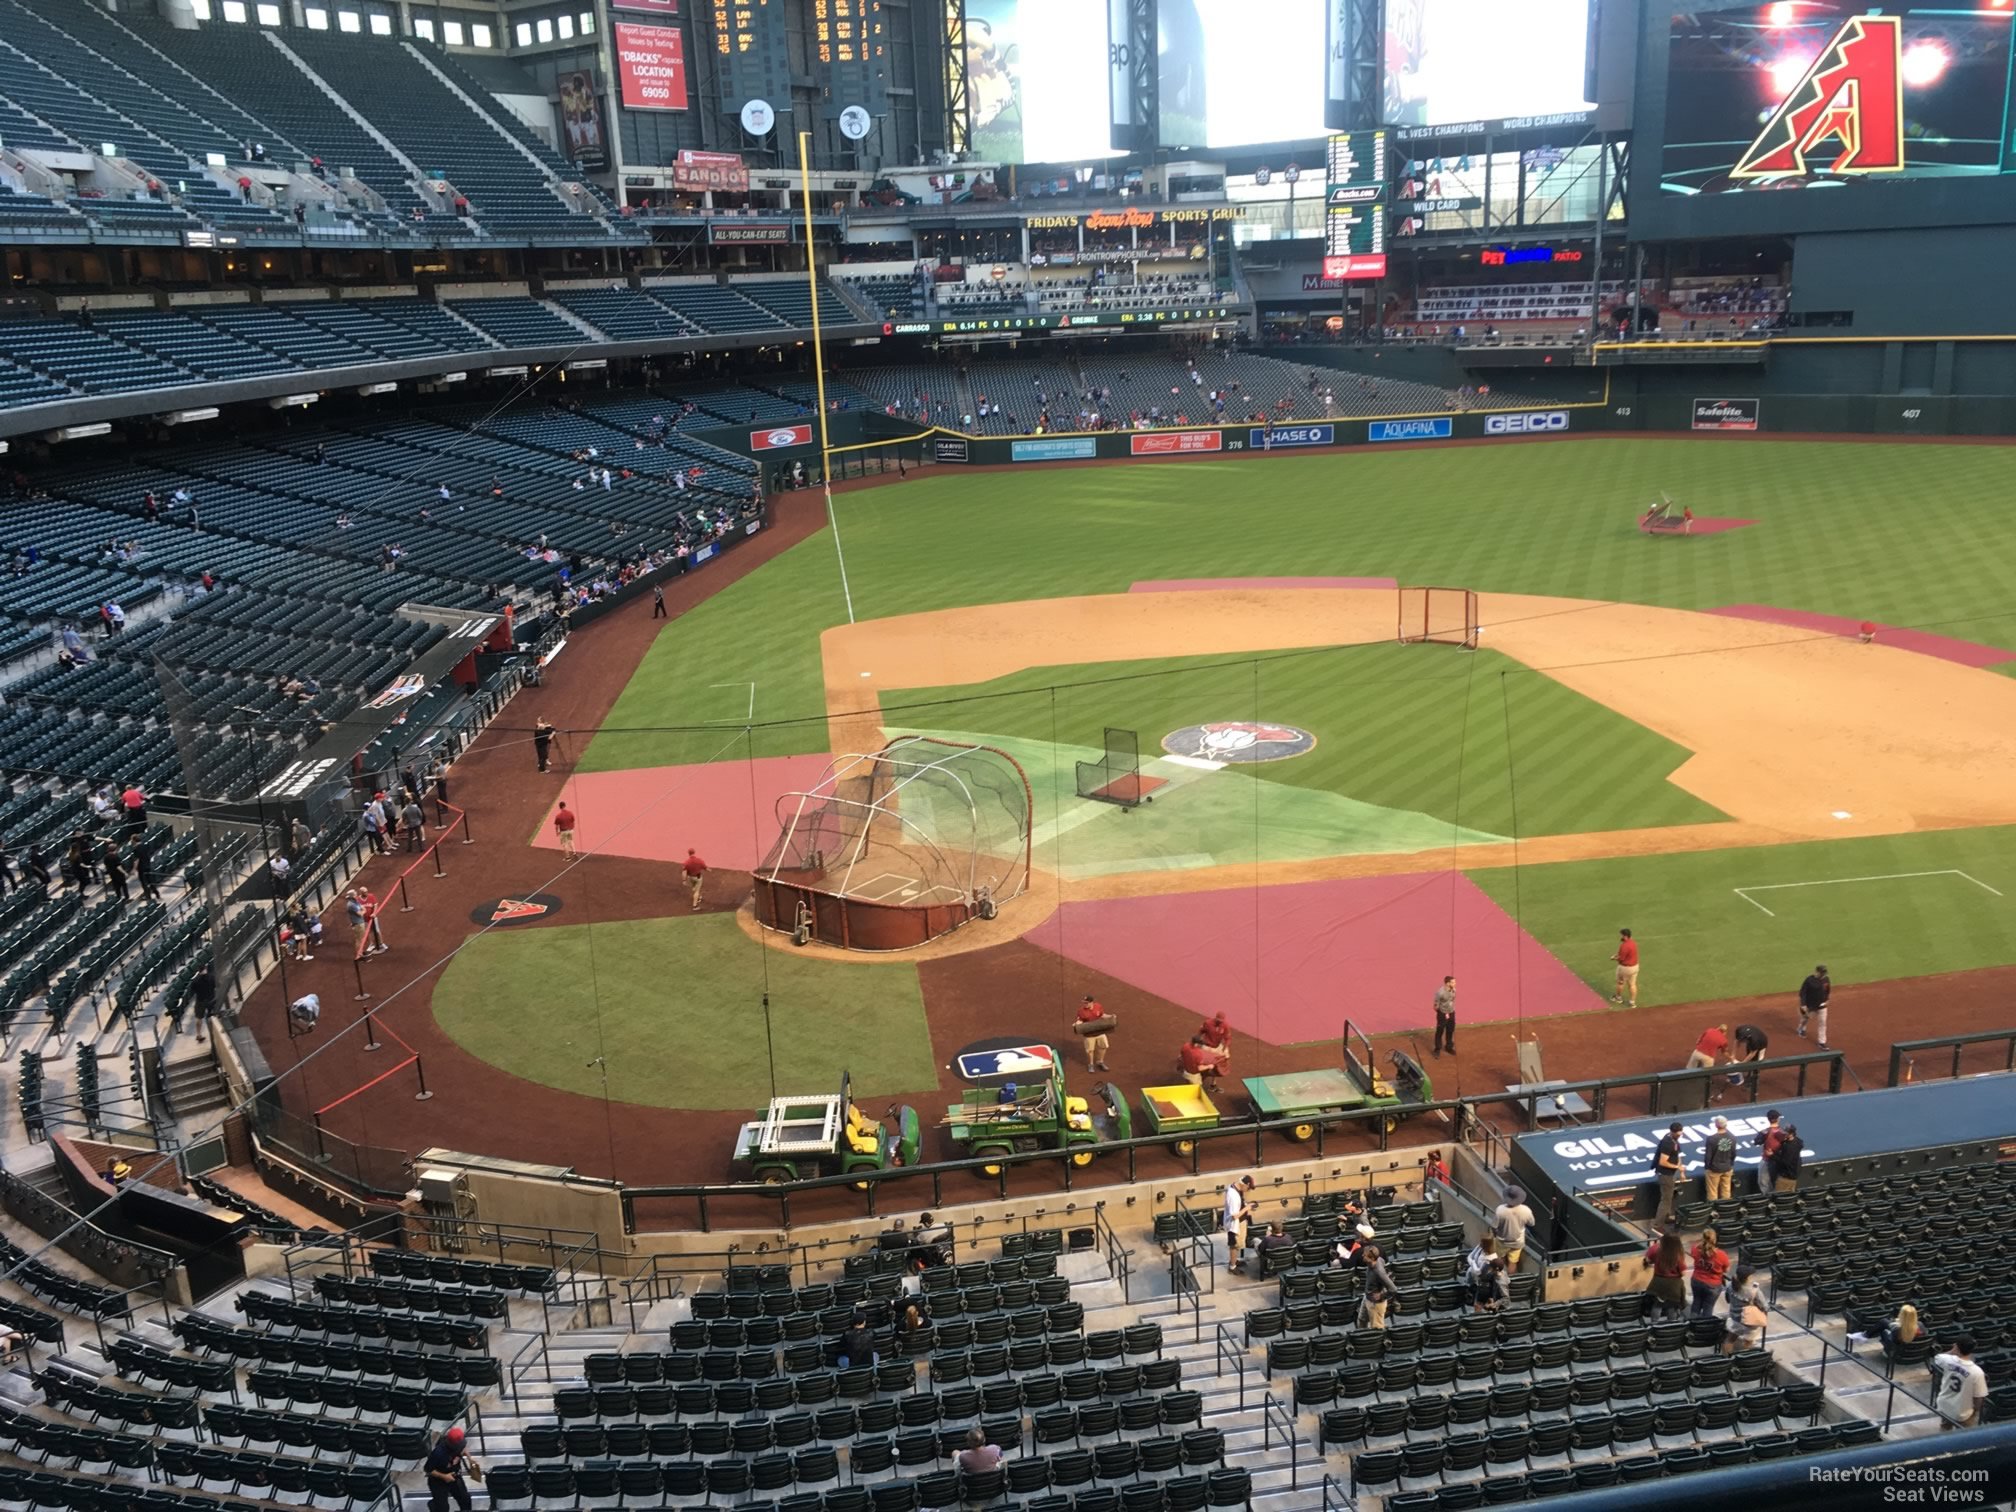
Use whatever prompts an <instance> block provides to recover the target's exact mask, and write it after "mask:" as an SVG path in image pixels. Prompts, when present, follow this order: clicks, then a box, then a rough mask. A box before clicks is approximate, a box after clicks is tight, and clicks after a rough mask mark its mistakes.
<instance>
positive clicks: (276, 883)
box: [267, 856, 294, 899]
mask: <svg viewBox="0 0 2016 1512" xmlns="http://www.w3.org/2000/svg"><path fill="white" fill-rule="evenodd" d="M267 864H268V866H269V867H270V869H271V870H272V872H273V896H274V897H276V898H282V899H284V898H285V897H286V896H287V894H288V892H289V891H290V890H291V886H290V883H289V881H288V879H289V878H290V877H291V876H292V875H293V872H294V863H293V862H291V861H289V860H288V859H287V858H286V857H285V856H275V857H274V858H273V859H272V860H271V861H270V862H268V863H267Z"/></svg>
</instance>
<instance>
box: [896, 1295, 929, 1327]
mask: <svg viewBox="0 0 2016 1512" xmlns="http://www.w3.org/2000/svg"><path fill="white" fill-rule="evenodd" d="M930 1326H931V1315H930V1314H929V1313H927V1312H925V1311H924V1309H923V1307H922V1305H921V1304H919V1303H916V1302H912V1303H910V1304H909V1305H908V1306H906V1307H905V1308H904V1309H903V1316H902V1317H900V1318H898V1319H897V1320H896V1330H897V1332H898V1333H903V1334H921V1333H923V1332H924V1331H925V1330H926V1329H928V1328H929V1327H930Z"/></svg>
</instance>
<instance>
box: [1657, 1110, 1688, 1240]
mask: <svg viewBox="0 0 2016 1512" xmlns="http://www.w3.org/2000/svg"><path fill="white" fill-rule="evenodd" d="M1685 1127H1686V1125H1685V1124H1683V1123H1681V1122H1680V1120H1679V1119H1677V1118H1676V1119H1674V1120H1673V1122H1672V1123H1671V1124H1670V1125H1668V1126H1667V1129H1666V1137H1665V1138H1664V1139H1662V1140H1660V1141H1659V1148H1658V1149H1657V1150H1655V1151H1653V1153H1652V1169H1653V1170H1655V1171H1657V1172H1658V1173H1659V1212H1658V1214H1657V1217H1658V1218H1659V1219H1660V1220H1661V1221H1662V1222H1665V1223H1674V1222H1677V1221H1678V1220H1679V1216H1680V1215H1679V1213H1678V1211H1677V1209H1678V1205H1679V1201H1680V1183H1681V1182H1682V1181H1684V1180H1685V1179H1686V1177H1687V1162H1686V1161H1685V1160H1684V1159H1683V1158H1682V1157H1681V1154H1680V1131H1681V1130H1682V1129H1684V1128H1685Z"/></svg>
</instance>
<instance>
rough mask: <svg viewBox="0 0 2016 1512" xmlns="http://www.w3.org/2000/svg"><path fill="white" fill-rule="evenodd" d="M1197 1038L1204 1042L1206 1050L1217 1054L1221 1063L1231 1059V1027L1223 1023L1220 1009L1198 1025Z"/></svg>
mask: <svg viewBox="0 0 2016 1512" xmlns="http://www.w3.org/2000/svg"><path fill="white" fill-rule="evenodd" d="M1197 1038H1199V1039H1201V1040H1202V1041H1204V1043H1205V1045H1206V1046H1207V1047H1208V1048H1210V1049H1212V1050H1216V1051H1217V1052H1218V1059H1219V1061H1220V1062H1221V1063H1222V1062H1224V1061H1229V1060H1230V1059H1232V1026H1231V1025H1230V1024H1228V1023H1226V1022H1225V1014H1224V1011H1223V1010H1222V1009H1221V1010H1220V1011H1218V1012H1217V1013H1214V1014H1212V1015H1211V1017H1209V1018H1208V1019H1206V1020H1204V1022H1203V1023H1202V1024H1200V1025H1198V1027H1197Z"/></svg>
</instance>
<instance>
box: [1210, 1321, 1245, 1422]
mask: <svg viewBox="0 0 2016 1512" xmlns="http://www.w3.org/2000/svg"><path fill="white" fill-rule="evenodd" d="M1213 1327H1214V1328H1215V1329H1216V1330H1217V1336H1216V1337H1215V1338H1214V1339H1213V1340H1212V1348H1213V1350H1214V1351H1215V1352H1216V1354H1217V1356H1218V1365H1217V1369H1216V1370H1215V1371H1214V1372H1213V1373H1214V1374H1216V1375H1221V1376H1222V1375H1223V1374H1225V1367H1226V1366H1227V1365H1228V1364H1229V1365H1230V1366H1231V1367H1232V1372H1233V1374H1234V1375H1235V1376H1236V1377H1237V1378H1238V1381H1239V1410H1240V1411H1241V1412H1244V1411H1245V1410H1246V1346H1245V1344H1244V1343H1243V1342H1241V1341H1240V1340H1238V1339H1235V1338H1234V1337H1233V1336H1232V1330H1231V1329H1230V1328H1227V1327H1226V1326H1225V1325H1224V1324H1223V1323H1217V1324H1214V1325H1213Z"/></svg>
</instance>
